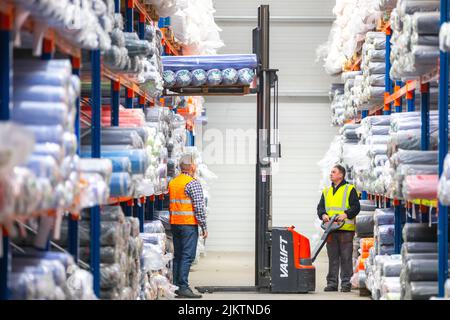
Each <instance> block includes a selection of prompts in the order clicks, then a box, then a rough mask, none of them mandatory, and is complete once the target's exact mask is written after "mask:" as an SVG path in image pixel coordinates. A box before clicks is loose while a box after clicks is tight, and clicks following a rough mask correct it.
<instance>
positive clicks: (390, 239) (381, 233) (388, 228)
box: [377, 224, 395, 246]
mask: <svg viewBox="0 0 450 320" xmlns="http://www.w3.org/2000/svg"><path fill="white" fill-rule="evenodd" d="M394 231H395V226H394V225H392V224H387V225H384V226H379V227H378V236H377V237H378V244H379V245H380V246H383V245H391V244H394Z"/></svg>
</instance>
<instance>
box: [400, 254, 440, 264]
mask: <svg viewBox="0 0 450 320" xmlns="http://www.w3.org/2000/svg"><path fill="white" fill-rule="evenodd" d="M437 258H438V254H437V252H426V253H408V254H405V253H404V252H402V261H403V263H404V264H406V263H407V262H408V261H411V260H436V259H437Z"/></svg>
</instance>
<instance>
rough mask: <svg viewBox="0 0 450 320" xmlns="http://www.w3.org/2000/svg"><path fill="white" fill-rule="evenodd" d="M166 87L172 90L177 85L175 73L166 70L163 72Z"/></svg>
mask: <svg viewBox="0 0 450 320" xmlns="http://www.w3.org/2000/svg"><path fill="white" fill-rule="evenodd" d="M163 80H164V86H166V87H168V88H171V87H173V86H174V85H175V84H176V83H177V79H176V77H175V72H173V71H172V70H164V72H163Z"/></svg>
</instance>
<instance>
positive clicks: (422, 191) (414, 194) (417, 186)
mask: <svg viewBox="0 0 450 320" xmlns="http://www.w3.org/2000/svg"><path fill="white" fill-rule="evenodd" d="M438 180H439V179H438V176H437V175H416V176H406V177H405V181H404V182H403V183H404V186H403V188H404V191H405V192H404V193H405V194H404V196H405V198H406V199H407V200H413V199H427V200H434V199H437V188H438Z"/></svg>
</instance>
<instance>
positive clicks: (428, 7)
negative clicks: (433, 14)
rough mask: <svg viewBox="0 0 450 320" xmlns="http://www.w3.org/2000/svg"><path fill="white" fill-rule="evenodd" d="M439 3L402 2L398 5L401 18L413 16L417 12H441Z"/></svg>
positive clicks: (415, 0) (423, 1) (424, 1)
mask: <svg viewBox="0 0 450 320" xmlns="http://www.w3.org/2000/svg"><path fill="white" fill-rule="evenodd" d="M439 9H440V6H439V1H434V0H431V1H430V0H428V1H427V0H401V1H399V2H398V4H397V10H398V14H399V16H404V15H411V14H414V13H416V12H428V11H439Z"/></svg>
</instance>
